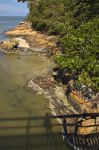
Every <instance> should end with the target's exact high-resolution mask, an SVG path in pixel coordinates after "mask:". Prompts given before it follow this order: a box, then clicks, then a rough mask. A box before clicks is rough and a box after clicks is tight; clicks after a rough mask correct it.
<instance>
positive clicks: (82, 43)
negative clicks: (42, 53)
mask: <svg viewBox="0 0 99 150" xmlns="http://www.w3.org/2000/svg"><path fill="white" fill-rule="evenodd" d="M18 1H26V0H18ZM28 7H29V10H30V12H29V16H28V18H29V20H30V21H31V22H32V26H33V28H35V29H36V30H40V31H45V32H47V33H48V34H55V35H59V37H60V39H59V42H60V46H61V49H62V54H61V55H59V54H57V55H56V56H55V61H56V62H57V64H58V65H59V66H60V67H62V68H66V69H67V70H68V72H69V73H71V75H72V76H73V77H76V78H75V79H76V81H77V82H80V83H84V84H86V85H87V86H90V87H92V88H94V89H96V90H99V19H98V18H99V0H28Z"/></svg>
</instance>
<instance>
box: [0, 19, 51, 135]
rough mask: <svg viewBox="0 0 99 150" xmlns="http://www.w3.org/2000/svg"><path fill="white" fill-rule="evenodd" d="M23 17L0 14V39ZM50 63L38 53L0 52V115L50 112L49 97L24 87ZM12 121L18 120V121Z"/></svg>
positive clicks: (30, 114) (41, 114) (39, 114)
mask: <svg viewBox="0 0 99 150" xmlns="http://www.w3.org/2000/svg"><path fill="white" fill-rule="evenodd" d="M22 19H23V18H22V17H21V18H19V17H17V18H14V17H8V18H7V17H4V18H3V17H0V39H1V40H4V39H5V38H6V37H4V35H2V32H3V31H4V30H7V29H10V28H12V27H14V26H15V25H16V24H18V23H19V22H20V21H22ZM49 65H50V64H49V62H48V60H46V59H42V58H40V57H38V56H18V55H15V54H11V55H6V54H4V53H2V52H0V117H19V116H21V117H24V116H44V115H45V114H46V113H47V112H50V109H49V100H48V99H45V98H44V97H43V96H42V95H40V96H37V95H35V94H33V92H32V91H30V90H29V89H28V88H27V86H26V84H27V82H28V81H29V80H30V79H31V78H35V77H36V76H37V75H40V74H41V73H42V72H44V69H46V68H47V67H48V66H49ZM8 124H11V123H7V125H8ZM15 124H20V123H19V122H18V121H17V122H16V123H15ZM22 124H23V123H22ZM0 125H1V126H2V125H3V124H0ZM0 133H1V132H0ZM3 134H4V131H3Z"/></svg>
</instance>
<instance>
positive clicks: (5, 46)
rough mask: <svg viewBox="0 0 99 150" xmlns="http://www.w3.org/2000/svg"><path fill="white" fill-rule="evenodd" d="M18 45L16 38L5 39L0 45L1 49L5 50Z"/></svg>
mask: <svg viewBox="0 0 99 150" xmlns="http://www.w3.org/2000/svg"><path fill="white" fill-rule="evenodd" d="M18 45H19V42H18V41H17V40H14V39H13V40H7V41H4V42H2V43H1V47H2V48H3V49H6V50H12V49H14V48H17V47H18Z"/></svg>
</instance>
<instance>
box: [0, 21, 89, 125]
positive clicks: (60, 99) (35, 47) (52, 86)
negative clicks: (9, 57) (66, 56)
mask: <svg viewBox="0 0 99 150" xmlns="http://www.w3.org/2000/svg"><path fill="white" fill-rule="evenodd" d="M4 34H5V35H6V36H8V37H10V38H11V37H12V38H16V39H19V43H20V41H21V42H22V39H23V41H24V42H22V43H21V45H20V44H19V43H18V47H17V48H14V49H9V50H5V49H4V50H3V52H5V53H7V54H10V53H17V54H20V55H33V54H35V55H40V56H45V57H48V59H51V60H52V61H53V58H52V56H53V55H54V54H55V53H56V52H60V48H58V47H57V37H55V36H48V35H45V34H42V33H40V32H37V31H34V30H32V28H31V27H30V23H26V22H25V23H24V24H19V25H17V26H16V27H15V28H14V29H12V30H10V31H7V32H5V33H4ZM25 44H26V45H25ZM19 45H20V46H19ZM0 46H1V48H2V43H1V44H0ZM52 74H53V73H52V71H51V72H47V73H45V74H44V75H41V76H38V77H37V78H36V79H35V80H32V79H31V80H30V81H29V82H28V83H27V86H28V88H29V89H32V91H33V92H35V93H36V94H43V95H44V96H45V97H46V98H48V99H49V100H50V104H49V106H50V108H51V110H52V113H53V114H57V115H62V114H72V113H79V111H77V108H76V107H73V106H72V105H73V103H74V97H73V100H72V99H71V101H68V99H67V98H66V95H65V88H66V87H63V85H62V84H58V83H57V82H56V81H55V80H54V78H53V77H52ZM72 94H73V93H72ZM73 96H74V95H73ZM76 103H79V102H77V101H76ZM85 106H86V105H85ZM79 107H80V108H81V109H82V112H83V110H84V109H85V108H82V105H81V104H80V105H79ZM86 107H88V105H87V106H86ZM90 108H91V106H89V110H88V112H90V111H91V109H90ZM80 111H81V110H80ZM71 121H73V120H69V121H68V123H69V122H71Z"/></svg>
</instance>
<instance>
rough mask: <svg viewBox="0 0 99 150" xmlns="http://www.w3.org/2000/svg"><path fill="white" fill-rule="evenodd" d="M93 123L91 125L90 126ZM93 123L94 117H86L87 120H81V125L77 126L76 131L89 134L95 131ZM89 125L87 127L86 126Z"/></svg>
mask: <svg viewBox="0 0 99 150" xmlns="http://www.w3.org/2000/svg"><path fill="white" fill-rule="evenodd" d="M92 125H93V127H91V126H92ZM94 125H95V119H88V120H84V121H82V124H81V126H82V127H79V128H78V133H79V134H90V133H93V132H95V131H96V127H95V126H94ZM86 126H89V127H86Z"/></svg>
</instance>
